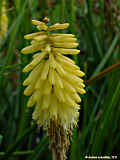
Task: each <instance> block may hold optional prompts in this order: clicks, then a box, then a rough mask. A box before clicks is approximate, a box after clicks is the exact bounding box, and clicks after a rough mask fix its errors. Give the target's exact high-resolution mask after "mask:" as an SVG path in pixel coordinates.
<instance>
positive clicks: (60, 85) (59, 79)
mask: <svg viewBox="0 0 120 160" xmlns="http://www.w3.org/2000/svg"><path fill="white" fill-rule="evenodd" d="M55 85H56V86H57V85H58V86H59V87H60V88H63V83H62V79H61V78H60V76H59V74H58V73H57V72H56V71H55Z"/></svg>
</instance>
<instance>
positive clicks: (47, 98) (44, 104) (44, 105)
mask: <svg viewBox="0 0 120 160" xmlns="http://www.w3.org/2000/svg"><path fill="white" fill-rule="evenodd" d="M50 102H51V96H50V95H44V96H43V102H42V105H41V107H42V109H43V110H44V109H47V108H48V107H49V105H50Z"/></svg>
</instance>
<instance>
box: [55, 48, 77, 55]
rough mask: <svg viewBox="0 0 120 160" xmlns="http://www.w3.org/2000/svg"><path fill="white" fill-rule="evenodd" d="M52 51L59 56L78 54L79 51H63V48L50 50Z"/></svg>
mask: <svg viewBox="0 0 120 160" xmlns="http://www.w3.org/2000/svg"><path fill="white" fill-rule="evenodd" d="M52 51H53V52H55V53H61V54H65V55H66V54H72V55H74V54H79V53H80V50H78V49H65V48H52Z"/></svg>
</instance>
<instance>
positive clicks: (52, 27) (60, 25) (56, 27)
mask: <svg viewBox="0 0 120 160" xmlns="http://www.w3.org/2000/svg"><path fill="white" fill-rule="evenodd" d="M68 27H69V23H64V24H59V23H57V24H54V25H52V26H50V27H48V31H53V30H57V29H66V28H68Z"/></svg>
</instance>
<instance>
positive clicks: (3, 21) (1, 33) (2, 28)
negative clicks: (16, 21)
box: [0, 0, 8, 43]
mask: <svg viewBox="0 0 120 160" xmlns="http://www.w3.org/2000/svg"><path fill="white" fill-rule="evenodd" d="M0 5H1V12H0V43H1V42H2V40H3V39H4V38H5V36H6V33H7V31H8V17H7V9H6V0H3V1H2V4H0Z"/></svg>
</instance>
